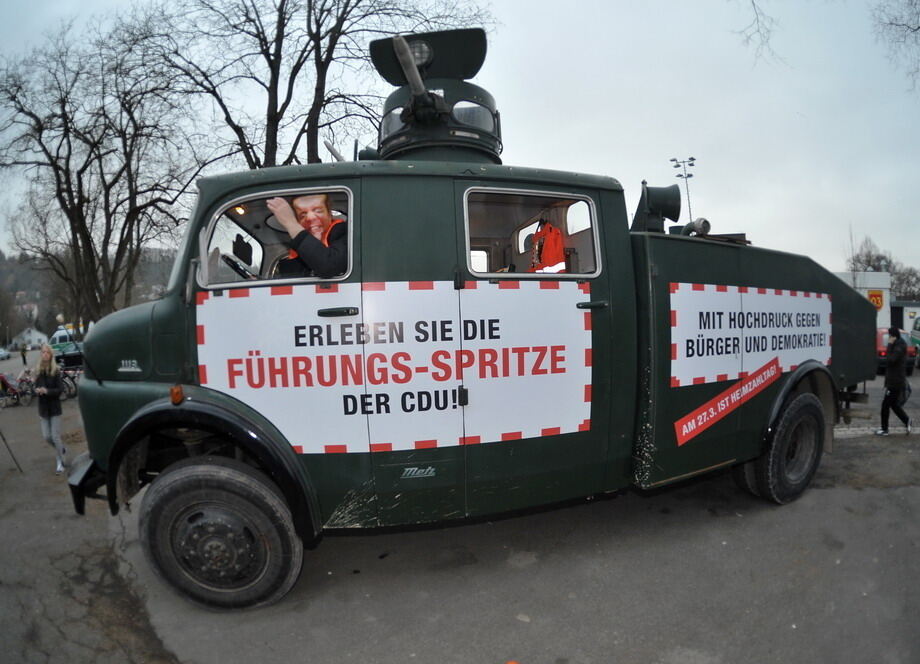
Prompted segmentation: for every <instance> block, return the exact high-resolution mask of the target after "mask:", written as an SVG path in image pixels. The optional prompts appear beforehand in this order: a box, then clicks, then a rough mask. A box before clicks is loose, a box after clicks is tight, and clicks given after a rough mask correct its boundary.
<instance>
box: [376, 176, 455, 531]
mask: <svg viewBox="0 0 920 664" xmlns="http://www.w3.org/2000/svg"><path fill="white" fill-rule="evenodd" d="M452 191H453V190H452V182H451V180H449V179H447V178H443V177H442V178H419V177H410V176H400V177H374V178H367V179H365V180H364V198H363V201H362V210H363V218H364V220H365V222H366V224H365V226H364V235H363V240H362V247H361V251H362V262H363V267H364V284H363V286H362V293H361V301H362V305H361V306H362V311H363V314H364V320H365V324H366V325H367V326H368V334H369V335H370V340H369V342H368V343H367V344H366V345H365V354H366V360H367V367H368V375H367V381H368V384H367V386H366V388H365V395H364V396H363V398H364V399H365V403H366V410H365V412H366V413H367V416H368V431H369V435H370V451H371V461H372V464H373V472H374V482H375V487H376V493H377V501H378V514H379V519H380V523H381V524H382V525H388V524H405V523H421V522H425V521H434V520H440V519H448V518H459V517H462V516H464V515H465V514H466V505H465V496H464V491H463V486H464V482H465V468H464V459H463V448H462V447H461V445H462V443H463V440H462V438H463V417H462V411H461V408H460V393H459V387H460V380H459V378H458V376H457V372H456V370H455V366H456V362H457V359H458V357H459V352H460V340H459V332H460V325H459V306H458V301H459V293H458V291H457V290H456V288H455V266H456V237H455V231H454V228H455V225H454V207H453V198H452Z"/></svg>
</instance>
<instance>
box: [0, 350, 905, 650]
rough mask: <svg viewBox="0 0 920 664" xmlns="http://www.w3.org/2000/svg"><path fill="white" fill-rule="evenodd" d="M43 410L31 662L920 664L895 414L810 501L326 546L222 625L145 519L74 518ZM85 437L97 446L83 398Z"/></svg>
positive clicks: (1, 604) (843, 458)
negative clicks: (174, 570)
mask: <svg viewBox="0 0 920 664" xmlns="http://www.w3.org/2000/svg"><path fill="white" fill-rule="evenodd" d="M0 370H2V366H0ZM876 383H878V381H876ZM878 393H879V387H878V385H873V386H872V388H871V394H872V395H873V402H872V403H873V406H872V408H871V409H870V410H869V411H866V414H868V415H871V416H872V417H873V418H874V417H875V416H876V409H877V404H878V403H879V396H878ZM918 404H920V400H917V403H915V404H912V405H911V410H913V411H914V413H915V414H916V415H917V416H918V419H920V405H918ZM914 406H916V408H914ZM34 417H35V413H34V406H33V407H32V410H31V411H30V410H27V409H23V408H16V409H8V410H7V411H4V412H3V413H0V428H2V429H3V431H4V432H5V433H6V435H7V438H8V440H9V441H10V444H11V445H12V446H13V448H14V450H15V452H16V454H17V456H18V457H19V459H20V462H21V463H22V464H23V467H24V469H25V471H26V472H25V474H24V475H20V474H19V473H18V472H17V471H16V470H15V466H13V464H12V462H11V461H10V460H9V457H8V456H7V454H6V451H5V450H0V477H2V485H0V533H2V536H3V539H4V544H3V548H2V549H0V584H2V585H0V642H2V643H3V644H4V647H5V648H6V649H7V650H6V653H7V654H12V658H11V659H10V660H9V661H12V662H20V661H21V662H58V661H60V662H65V661H67V662H90V661H92V662H107V661H112V662H123V661H132V662H182V663H183V664H207V663H210V662H244V661H262V662H276V661H277V662H291V661H310V662H322V663H325V662H394V663H396V662H399V663H405V662H414V661H417V662H435V661H436V662H496V663H504V662H507V661H509V660H516V661H518V662H521V663H522V664H530V663H538V662H540V663H543V662H549V663H552V664H575V663H589V662H613V661H616V662H649V663H653V664H676V663H678V662H679V663H681V664H729V663H734V662H882V663H886V664H909V663H915V662H918V661H920V634H918V630H917V629H916V627H917V620H916V616H917V615H920V583H918V581H920V524H918V521H917V514H918V510H920V436H911V437H909V438H908V437H906V436H903V435H892V436H891V437H889V438H884V439H881V438H875V437H873V436H871V435H868V432H869V431H870V427H871V425H872V424H875V422H877V419H872V420H865V419H857V420H854V422H853V424H852V425H851V426H849V427H844V428H843V429H841V430H840V431H839V435H838V441H837V446H836V450H835V452H834V454H833V455H829V456H826V457H825V461H824V463H823V465H822V468H821V470H820V472H819V474H818V476H817V477H816V480H815V482H814V485H813V489H812V490H810V491H808V492H807V493H806V494H805V495H804V496H803V497H802V498H801V499H800V500H798V501H796V502H795V503H793V504H791V505H787V506H784V507H775V506H772V505H769V504H767V503H765V502H762V501H759V500H757V499H755V498H753V497H750V496H748V495H747V494H745V493H742V492H741V491H739V490H738V489H736V488H735V487H734V485H733V484H732V482H731V479H730V478H729V477H728V476H727V475H725V474H723V475H717V476H712V477H709V478H706V479H704V480H697V481H694V482H691V483H687V484H684V485H682V486H680V487H676V488H671V489H667V490H662V491H658V492H655V493H646V494H640V493H637V492H627V493H624V494H622V495H620V496H618V497H616V498H613V499H604V500H597V501H590V502H583V503H579V504H576V505H571V506H567V507H564V508H560V509H555V510H551V511H545V512H539V513H531V514H528V515H525V516H520V517H516V518H511V519H503V520H496V521H492V522H483V523H476V524H467V525H461V526H458V527H451V528H440V529H430V530H416V531H411V532H401V533H393V532H387V533H373V534H369V533H360V534H352V535H348V536H335V537H327V538H326V539H325V540H324V541H323V543H322V544H321V545H320V547H319V548H318V549H317V550H315V551H313V552H308V553H307V555H306V561H305V567H304V573H303V575H302V576H301V579H300V581H299V583H298V584H297V586H296V587H295V588H294V590H293V591H292V592H291V593H290V595H288V597H287V598H286V599H285V600H284V601H283V602H282V603H281V604H279V605H276V606H273V607H269V608H267V609H262V610H256V611H248V612H238V613H231V614H226V613H223V614H222V613H213V612H208V611H203V610H201V609H198V608H196V607H193V606H191V605H189V604H187V603H185V602H184V601H182V600H181V599H179V598H178V597H176V596H175V595H174V594H173V593H172V592H171V591H170V590H168V589H167V588H165V587H163V586H162V585H161V584H160V583H159V581H158V580H156V579H155V578H154V577H153V576H152V573H151V572H150V570H149V568H148V567H147V565H146V563H145V562H144V560H143V556H142V555H141V552H140V550H139V546H138V544H137V540H136V530H135V526H134V523H133V522H132V519H133V515H127V516H125V517H122V518H118V519H111V518H108V517H107V514H106V512H105V510H104V507H103V505H101V504H99V503H90V504H89V505H88V515H87V517H85V518H82V519H81V518H79V517H76V516H74V515H72V514H71V513H70V508H69V505H68V498H67V495H66V488H65V486H64V481H63V480H62V479H61V478H58V477H56V476H55V475H54V473H53V454H52V452H51V450H50V449H43V448H42V447H41V446H40V444H39V443H38V441H37V423H36V422H35V421H34ZM65 424H66V428H67V429H68V430H70V431H71V440H72V441H73V442H72V443H71V445H72V447H78V446H79V443H77V442H75V441H76V440H77V439H78V438H79V436H80V433H79V419H78V417H77V415H76V412H75V411H74V410H73V409H72V407H71V406H70V405H67V410H66V417H65ZM893 431H896V429H895V428H894V427H893ZM0 660H2V661H7V660H6V659H5V658H4V656H0Z"/></svg>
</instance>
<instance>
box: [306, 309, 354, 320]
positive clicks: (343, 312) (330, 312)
mask: <svg viewBox="0 0 920 664" xmlns="http://www.w3.org/2000/svg"><path fill="white" fill-rule="evenodd" d="M316 315H317V316H322V317H324V318H331V317H333V316H357V315H358V307H332V308H331V309H320V310H319V311H317V312H316Z"/></svg>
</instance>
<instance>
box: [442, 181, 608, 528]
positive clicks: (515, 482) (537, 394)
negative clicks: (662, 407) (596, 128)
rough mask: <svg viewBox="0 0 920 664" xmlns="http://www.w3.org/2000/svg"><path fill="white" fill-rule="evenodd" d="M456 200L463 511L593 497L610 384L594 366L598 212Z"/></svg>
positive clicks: (577, 201)
mask: <svg viewBox="0 0 920 664" xmlns="http://www.w3.org/2000/svg"><path fill="white" fill-rule="evenodd" d="M456 195H457V199H458V201H461V202H462V206H463V211H462V216H461V219H462V224H461V225H460V229H459V230H460V232H461V238H460V242H459V244H460V247H461V251H462V252H463V255H462V257H461V265H462V270H463V274H464V282H465V283H464V284H463V288H462V289H461V290H460V318H461V321H460V325H461V328H460V329H461V341H460V345H461V349H460V355H459V362H458V369H459V370H461V371H462V374H461V375H460V378H461V380H462V384H463V393H464V402H465V405H464V409H463V428H464V431H463V440H464V442H465V445H464V449H465V451H466V467H467V475H468V477H467V509H468V511H469V512H470V513H471V514H481V513H488V512H495V511H499V510H509V509H515V508H519V507H524V506H528V505H535V504H540V503H549V502H553V501H558V500H563V499H565V498H569V497H572V496H576V495H585V494H589V493H592V492H595V491H599V490H600V489H601V485H602V482H603V475H604V459H605V456H606V451H607V438H606V432H607V428H608V423H609V422H608V413H609V410H608V408H607V407H606V403H605V401H604V400H605V399H606V398H609V397H608V395H609V389H610V378H609V370H608V369H607V368H606V367H596V366H595V365H594V353H593V350H594V345H595V343H594V341H593V335H597V334H606V335H608V337H609V333H610V329H609V327H610V309H609V307H608V306H606V299H607V298H606V296H605V295H604V294H605V293H607V292H608V285H607V283H606V276H605V272H604V270H603V267H602V265H601V264H600V251H599V249H598V247H599V240H598V223H597V218H598V217H597V205H596V204H595V201H594V200H593V199H592V198H591V197H590V196H586V195H583V194H575V193H567V192H563V193H550V192H543V191H538V190H511V189H507V188H500V187H494V188H493V187H469V186H468V185H463V184H462V183H458V184H457V190H456ZM598 395H600V398H601V401H600V403H598V401H597V399H598ZM596 405H597V406H599V407H596Z"/></svg>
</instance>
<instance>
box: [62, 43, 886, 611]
mask: <svg viewBox="0 0 920 664" xmlns="http://www.w3.org/2000/svg"><path fill="white" fill-rule="evenodd" d="M461 46H462V47H463V48H460V47H461ZM463 49H468V50H471V51H474V54H473V55H472V56H469V54H468V53H467V55H465V56H464V57H462V58H457V57H449V55H447V54H451V53H454V54H456V53H458V52H464V53H466V51H464V50H463ZM371 52H372V56H373V57H374V61H375V64H376V66H377V68H378V71H380V72H381V75H383V76H384V78H386V79H387V80H389V81H390V82H391V83H393V84H394V85H397V86H399V87H398V89H397V90H396V91H395V92H394V93H393V95H391V97H390V98H389V99H388V100H387V102H386V105H385V107H384V113H383V122H382V125H381V134H380V143H379V145H378V149H377V151H376V152H375V153H370V154H365V155H363V156H364V157H365V158H363V159H360V160H357V161H353V162H344V161H343V162H336V163H331V164H311V165H305V166H290V167H281V168H270V169H263V170H260V171H253V172H245V173H234V174H228V175H220V176H215V177H209V178H204V179H202V180H201V181H200V182H199V186H198V188H199V198H198V202H197V205H196V208H195V211H194V214H193V215H192V218H191V220H190V223H189V228H188V230H187V232H186V235H185V237H184V241H183V243H182V245H181V247H180V249H179V252H178V256H177V259H176V263H175V266H174V269H173V272H172V275H171V277H170V281H169V284H168V287H167V289H166V294H165V296H164V297H163V298H162V299H161V300H158V301H156V302H150V303H145V304H142V305H138V306H136V307H132V308H129V309H125V310H122V311H119V312H116V313H115V314H112V315H110V316H108V317H106V318H105V319H103V320H101V321H99V322H98V323H97V324H96V325H95V326H94V327H93V329H92V331H91V332H90V334H89V335H88V336H87V338H86V340H85V347H84V355H85V359H86V364H85V367H86V373H85V375H84V378H83V380H82V384H81V390H80V406H81V410H82V412H83V419H84V423H85V427H86V433H87V440H88V444H89V453H88V454H87V455H86V456H85V457H82V458H81V459H79V460H78V461H77V462H76V463H75V464H74V469H73V470H72V472H71V475H70V485H71V490H72V493H73V496H74V502H75V506H76V508H77V511H78V512H81V513H82V511H83V501H84V498H85V497H87V496H98V495H100V494H99V493H98V490H100V489H102V488H103V487H104V488H105V498H106V499H107V500H108V503H109V506H110V509H111V511H112V512H113V513H115V512H117V510H118V509H119V505H121V504H124V503H126V502H127V501H129V500H130V499H131V498H132V497H133V496H134V495H136V494H137V492H138V491H139V490H140V489H141V488H142V487H144V486H146V485H149V487H148V488H147V491H146V493H145V494H144V497H143V501H142V504H141V510H140V534H141V542H142V545H143V547H144V550H145V552H146V554H147V556H148V559H149V560H150V561H151V563H152V565H153V567H154V569H155V570H156V571H157V572H158V573H159V574H160V575H161V577H162V578H163V579H164V580H166V581H167V582H168V583H170V584H171V585H173V586H174V587H175V588H177V589H178V590H179V591H180V592H181V593H183V594H184V595H185V596H186V597H188V598H189V599H191V600H192V601H195V602H198V603H201V604H205V605H207V606H211V607H218V608H232V607H241V606H253V605H259V604H265V603H268V602H272V601H275V600H277V599H279V598H280V597H282V596H283V595H284V594H285V593H286V592H287V591H288V590H289V589H290V587H291V586H292V585H293V584H294V583H295V582H296V580H297V576H298V575H299V572H300V568H301V565H302V561H303V556H304V551H303V549H304V546H307V547H310V546H313V545H315V544H316V543H317V542H318V541H319V539H320V537H321V536H322V534H323V533H324V532H330V531H331V532H334V531H337V530H341V529H348V528H366V527H379V526H401V525H411V524H420V523H430V522H441V521H445V520H450V519H460V518H467V517H474V516H480V515H486V514H493V513H499V512H505V511H511V510H517V509H521V508H526V507H532V506H536V505H544V504H551V503H555V502H559V501H563V500H567V499H571V498H576V497H582V496H592V495H596V494H601V493H605V492H612V491H618V490H621V489H624V488H626V487H630V486H637V487H640V488H651V487H657V486H662V485H665V484H668V483H672V482H675V481H679V480H681V479H683V478H685V477H689V476H691V475H695V474H698V473H702V472H706V471H708V470H713V469H716V468H728V467H734V468H735V473H736V477H737V478H738V480H739V482H740V483H741V484H742V486H744V487H746V488H748V489H750V490H751V491H752V492H754V493H759V494H761V495H763V496H764V497H766V498H768V499H771V500H773V501H774V502H778V503H782V502H788V501H789V500H792V499H794V498H795V497H796V496H798V495H799V494H800V493H801V491H803V490H804V489H805V487H806V486H807V484H808V481H810V479H811V476H812V475H813V473H814V471H815V469H816V468H817V465H818V463H819V461H820V457H821V453H822V450H823V449H825V448H827V447H829V446H830V443H831V441H832V430H833V423H834V421H836V418H837V416H838V408H839V402H840V394H841V392H843V391H844V390H846V388H847V387H848V386H852V385H855V384H856V383H858V382H859V381H860V380H863V379H865V378H866V377H867V376H869V377H871V375H872V373H873V368H874V367H873V351H872V343H873V342H872V334H873V326H874V323H872V320H874V315H872V307H871V305H869V304H868V302H862V301H861V299H860V298H859V297H858V296H857V295H855V293H854V292H853V291H852V289H849V288H848V287H847V286H846V285H845V284H843V282H841V281H840V280H839V279H837V278H836V277H834V276H833V275H831V274H830V273H828V272H827V271H825V270H823V268H821V267H820V266H818V265H816V264H815V263H814V262H813V261H810V259H807V258H805V257H801V256H793V255H791V254H780V253H778V252H771V251H766V250H760V249H755V248H752V247H750V246H748V245H747V243H746V242H744V241H739V240H738V239H737V238H728V237H714V236H706V235H702V234H700V231H699V230H693V229H694V228H698V227H691V231H690V232H688V233H686V234H682V233H681V232H679V233H665V232H664V218H665V217H666V216H667V217H669V218H672V219H676V218H677V216H678V215H679V207H680V206H679V198H675V195H677V196H679V193H678V194H675V191H674V189H675V188H666V189H656V188H652V187H648V188H646V187H644V186H643V195H642V198H641V202H640V209H639V210H638V211H637V213H636V215H634V216H633V221H632V228H630V220H629V217H628V215H627V212H626V205H625V200H624V194H623V187H622V186H621V185H620V183H619V182H618V181H616V180H615V179H613V178H610V177H605V176H596V175H585V174H579V173H568V172H559V171H552V170H544V169H536V168H520V167H513V166H507V165H503V164H502V163H501V159H500V156H499V155H500V149H501V140H500V136H501V134H500V121H499V115H498V112H497V110H496V109H495V104H494V100H493V99H492V98H491V95H489V94H488V93H487V92H485V91H484V90H482V89H481V88H478V87H476V86H474V85H472V84H470V83H468V82H467V81H466V79H467V78H470V77H472V76H473V75H475V73H476V71H478V69H479V66H480V65H481V63H482V59H483V58H484V56H485V35H484V33H483V32H482V31H480V30H463V31H451V32H446V33H427V34H424V35H413V36H409V37H408V38H405V39H403V38H396V39H385V40H378V41H377V42H374V43H373V44H372V47H371ZM422 81H424V83H423V82H422ZM316 219H319V221H316ZM292 220H296V221H297V223H300V224H301V226H300V227H296V226H293V225H292V224H293V221H292ZM699 228H702V227H701V226H700V227H699ZM678 230H680V229H678ZM308 236H310V237H308ZM832 302H833V304H832ZM864 305H865V306H864ZM753 314H756V316H753V317H752V315H753ZM870 317H871V319H870ZM755 332H756V334H755ZM755 337H756V340H755ZM761 337H762V339H761ZM777 340H778V341H777ZM777 344H778V346H777ZM771 346H772V347H771ZM832 360H833V361H832ZM790 413H791V414H790Z"/></svg>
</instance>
